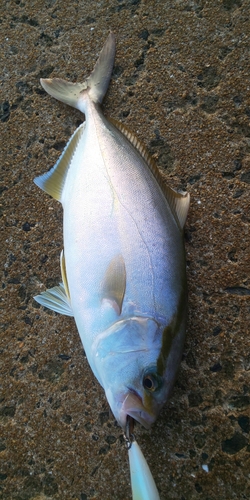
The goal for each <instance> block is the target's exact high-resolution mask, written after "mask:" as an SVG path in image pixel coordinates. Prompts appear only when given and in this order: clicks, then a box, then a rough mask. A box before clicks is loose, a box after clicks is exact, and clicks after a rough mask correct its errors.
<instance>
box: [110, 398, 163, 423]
mask: <svg viewBox="0 0 250 500" xmlns="http://www.w3.org/2000/svg"><path fill="white" fill-rule="evenodd" d="M108 392H109V391H107V392H106V396H107V399H108V401H109V404H110V407H111V410H112V412H113V414H114V416H115V418H116V420H117V422H118V423H119V425H120V426H121V427H122V429H123V430H124V431H125V429H126V423H127V417H128V415H129V416H130V417H132V418H133V419H134V420H136V421H137V422H139V423H140V424H141V425H143V427H145V428H146V429H149V428H150V427H151V425H152V424H153V423H154V422H155V420H156V417H157V415H155V414H154V413H153V412H152V411H150V410H148V409H147V408H145V406H144V404H143V402H142V398H141V397H140V395H139V394H138V393H137V392H135V391H134V390H131V389H128V392H127V393H125V394H123V395H119V397H118V398H115V397H114V396H113V395H112V394H111V393H110V394H109V393H108Z"/></svg>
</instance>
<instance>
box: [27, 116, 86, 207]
mask: <svg viewBox="0 0 250 500" xmlns="http://www.w3.org/2000/svg"><path fill="white" fill-rule="evenodd" d="M84 129H85V123H82V124H81V125H80V127H78V128H77V129H76V131H75V132H74V134H73V135H72V137H71V138H70V140H69V142H68V144H67V146H66V147H65V149H64V150H63V152H62V154H61V156H60V158H59V160H58V161H57V162H56V164H55V165H54V167H52V168H51V169H50V170H49V172H46V173H45V174H43V175H40V176H39V177H36V178H35V179H34V183H35V184H36V185H37V186H38V187H40V188H41V189H43V191H45V192H46V193H48V194H50V195H51V196H53V198H55V199H56V200H58V201H61V196H62V191H63V187H64V184H65V179H66V177H67V172H68V169H69V168H70V164H71V162H72V158H73V156H74V154H75V151H76V148H77V146H78V143H79V140H80V138H81V136H82V134H83V132H84Z"/></svg>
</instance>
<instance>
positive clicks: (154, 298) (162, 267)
mask: <svg viewBox="0 0 250 500" xmlns="http://www.w3.org/2000/svg"><path fill="white" fill-rule="evenodd" d="M114 59H115V36H114V34H113V33H110V34H109V36H108V38H107V40H106V42H105V44H104V46H103V49H102V51H101V53H100V56H99V59H98V61H97V63H96V65H95V67H94V70H93V71H92V73H91V74H90V76H89V77H88V78H87V79H86V80H85V81H84V82H83V83H72V82H68V81H65V80H62V79H60V78H53V79H41V85H42V87H43V88H44V90H45V91H46V92H47V93H48V94H50V95H51V96H52V97H54V98H56V99H58V100H59V101H62V102H63V103H66V104H68V105H70V106H73V107H75V108H77V109H78V110H80V111H81V112H82V113H83V114H84V115H85V121H84V122H83V123H82V124H81V125H80V126H79V127H78V128H77V129H76V131H75V132H74V133H73V135H72V137H71V138H70V140H69V142H68V143H67V145H66V147H65V149H64V151H63V152H62V154H61V156H60V158H59V159H58V161H57V162H56V164H55V166H54V167H52V169H50V170H49V171H48V172H46V173H44V174H42V175H40V176H38V177H36V178H35V179H34V182H35V184H36V185H37V186H38V187H39V188H41V189H42V190H44V191H45V192H46V193H48V194H49V195H51V196H52V197H53V198H55V199H56V200H58V201H60V202H61V204H62V206H63V244H64V248H63V250H62V252H61V256H60V267H61V275H62V282H61V283H60V284H59V285H58V286H55V287H53V288H51V289H49V290H46V291H45V292H42V293H41V294H40V295H38V296H36V297H35V300H36V301H37V302H38V303H39V304H41V305H42V306H45V307H47V308H49V309H52V310H53V311H56V312H58V313H61V314H66V315H68V316H72V317H74V319H75V323H76V326H77V329H78V332H79V335H80V338H81V341H82V344H83V347H84V350H85V353H86V356H87V359H88V363H89V365H90V367H91V369H92V371H93V373H94V375H95V377H96V378H97V380H98V381H99V383H100V385H101V386H102V387H103V389H104V391H105V394H106V398H107V400H108V403H109V405H110V408H111V410H112V413H113V415H114V417H115V419H116V420H117V422H118V424H119V425H120V426H121V427H122V429H123V431H124V433H125V432H126V427H127V422H128V419H131V420H132V421H133V422H134V421H136V422H139V423H140V424H142V425H143V426H144V427H145V428H146V429H149V428H150V427H151V425H152V424H153V423H154V422H155V420H156V418H157V416H158V415H159V412H160V410H161V409H162V407H163V405H164V404H165V403H166V401H167V400H168V398H169V395H170V393H171V390H172V388H173V385H174V381H175V378H176V374H177V371H178V367H179V364H180V361H181V356H182V351H183V346H184V340H185V330H186V318H187V280H186V262H185V247H184V241H183V240H184V238H183V228H184V224H185V221H186V217H187V213H188V208H189V203H190V196H189V194H188V193H187V192H177V191H175V190H173V189H172V188H170V187H169V186H167V185H166V184H165V183H164V181H163V179H162V176H161V174H160V172H159V170H158V168H157V166H156V165H155V163H154V161H153V159H152V158H151V156H150V154H149V153H148V151H147V150H146V148H145V147H144V146H143V145H142V143H141V142H140V141H139V140H138V139H137V137H136V136H135V135H134V134H133V133H132V132H131V131H130V130H129V129H127V128H126V126H125V125H123V124H122V123H119V122H117V121H115V120H113V119H111V118H107V117H106V116H105V115H104V114H103V112H102V110H101V103H102V100H103V98H104V96H105V94H106V91H107V89H108V86H109V82H110V79H111V75H112V70H113V65H114ZM129 460H130V472H131V483H132V491H133V498H134V499H137V498H138V499H139V498H141V499H143V500H146V499H147V498H149V499H150V500H156V499H158V498H159V496H157V495H158V493H157V490H156V487H155V490H154V491H155V492H154V493H151V496H145V493H143V490H142V487H141V486H140V485H139V486H138V487H137V486H135V482H136V481H135V478H137V479H138V477H142V476H143V477H144V478H145V477H146V476H147V477H149V476H150V474H149V472H150V471H149V469H147V467H148V466H147V467H146V465H147V464H146V460H145V459H144V457H143V455H142V453H141V451H140V448H139V445H138V444H137V442H136V441H134V440H132V439H131V443H130V446H129ZM144 462H145V463H144ZM145 464H146V465H145ZM133 470H134V471H136V472H135V473H133ZM143 471H144V472H143ZM145 471H146V472H145ZM142 482H143V483H144V484H145V481H144V480H143V481H142ZM149 483H150V484H152V485H154V483H153V478H152V479H151V478H150V480H149ZM133 485H134V486H133ZM146 489H147V488H146ZM137 490H138V491H139V495H141V496H138V493H135V491H137ZM152 491H153V490H152ZM140 492H141V493H140Z"/></svg>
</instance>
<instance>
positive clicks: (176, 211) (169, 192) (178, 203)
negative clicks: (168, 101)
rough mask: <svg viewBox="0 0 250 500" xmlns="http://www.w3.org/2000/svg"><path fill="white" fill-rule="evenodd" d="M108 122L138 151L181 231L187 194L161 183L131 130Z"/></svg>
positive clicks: (113, 122)
mask: <svg viewBox="0 0 250 500" xmlns="http://www.w3.org/2000/svg"><path fill="white" fill-rule="evenodd" d="M109 121H110V122H111V123H112V125H114V126H115V127H116V128H117V129H118V130H120V132H122V134H123V135H124V136H125V137H126V138H127V139H128V140H129V142H130V143H131V144H132V146H134V148H135V149H136V150H137V151H138V153H140V155H141V157H142V158H143V159H144V161H145V162H146V163H147V165H148V167H149V169H150V171H151V172H152V174H153V175H154V177H155V179H156V180H157V182H158V184H159V186H160V188H161V190H162V192H163V194H164V196H165V197H166V199H167V201H168V204H169V206H170V208H171V210H172V213H173V215H174V217H175V219H176V222H177V224H178V225H179V226H180V228H181V229H183V227H184V224H185V221H186V218H187V213H188V208H189V203H190V195H189V193H178V192H177V191H175V190H174V189H172V188H170V187H169V186H167V185H166V184H165V183H164V181H163V178H162V175H161V173H160V171H159V169H158V167H157V165H156V163H155V161H154V159H153V158H152V156H151V154H150V153H149V151H148V150H147V148H146V147H145V146H144V144H143V143H142V142H141V141H140V140H139V139H138V137H136V135H135V134H134V133H133V132H131V130H129V129H128V128H127V127H126V126H125V125H124V124H123V123H120V122H118V121H116V120H114V119H113V118H110V117H109Z"/></svg>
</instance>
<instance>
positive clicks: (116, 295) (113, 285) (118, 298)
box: [101, 255, 126, 314]
mask: <svg viewBox="0 0 250 500" xmlns="http://www.w3.org/2000/svg"><path fill="white" fill-rule="evenodd" d="M125 289H126V268H125V262H124V258H123V257H122V255H117V256H116V257H114V258H113V259H112V260H111V262H110V264H109V266H108V268H107V270H106V273H105V277H104V280H103V283H102V286H101V298H102V300H103V299H106V300H110V301H111V302H115V303H116V304H117V306H118V309H119V314H121V310H122V302H123V298H124V294H125Z"/></svg>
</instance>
